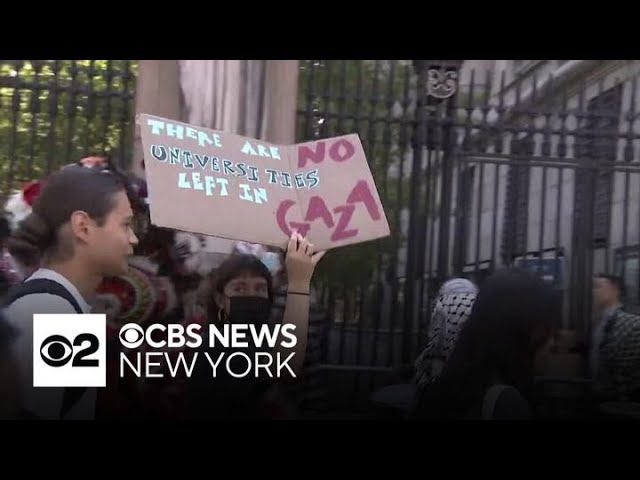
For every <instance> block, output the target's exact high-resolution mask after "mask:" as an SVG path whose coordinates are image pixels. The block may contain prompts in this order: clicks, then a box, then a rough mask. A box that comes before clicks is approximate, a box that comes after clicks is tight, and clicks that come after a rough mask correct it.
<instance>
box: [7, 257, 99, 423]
mask: <svg viewBox="0 0 640 480" xmlns="http://www.w3.org/2000/svg"><path fill="white" fill-rule="evenodd" d="M39 278H45V279H49V280H53V281H55V282H57V283H59V284H61V285H62V286H63V287H64V288H66V289H67V290H68V291H69V293H71V295H72V296H73V298H74V299H75V300H76V301H77V302H78V305H80V308H81V309H82V312H83V313H90V312H91V306H90V305H89V304H88V303H87V302H86V300H85V299H84V298H82V295H80V292H79V291H78V289H77V288H76V286H75V285H73V284H72V283H71V282H70V281H69V280H67V279H66V278H65V277H63V276H62V275H60V274H59V273H57V272H54V271H53V270H49V269H46V268H41V269H39V270H37V271H35V272H34V273H33V274H32V275H31V276H30V277H29V278H28V279H26V280H25V281H26V282H28V281H30V280H35V279H39ZM36 313H70V314H75V313H77V312H76V310H75V308H74V307H73V305H71V303H69V302H68V301H67V300H65V299H64V298H62V297H59V296H57V295H52V294H50V293H34V294H30V295H25V296H24V297H21V298H19V299H17V300H16V301H15V302H13V303H11V304H10V305H9V306H8V307H7V308H6V310H5V316H6V317H7V321H8V323H9V324H10V325H12V326H13V327H14V328H15V329H16V330H17V331H18V338H17V339H16V341H15V343H14V346H13V352H14V355H15V358H16V362H17V364H18V368H19V371H20V384H21V395H22V406H23V407H24V408H25V409H26V410H28V411H30V412H32V413H34V414H35V415H37V416H38V417H40V418H44V419H52V420H53V419H59V418H60V410H61V408H62V400H63V395H64V388H58V387H38V388H36V387H34V386H33V315H34V314H36ZM96 396H97V391H96V389H95V388H87V391H86V392H85V393H84V394H83V395H82V397H81V398H80V400H79V401H78V402H77V403H76V404H75V405H74V406H73V407H72V408H71V410H70V411H69V412H68V413H67V414H66V415H65V416H64V419H65V420H66V419H70V420H71V419H73V420H80V419H93V418H94V416H95V403H96Z"/></svg>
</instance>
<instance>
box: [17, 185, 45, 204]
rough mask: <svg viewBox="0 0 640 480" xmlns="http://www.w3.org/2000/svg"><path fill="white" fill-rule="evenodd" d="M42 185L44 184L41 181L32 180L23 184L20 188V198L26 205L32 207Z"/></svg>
mask: <svg viewBox="0 0 640 480" xmlns="http://www.w3.org/2000/svg"><path fill="white" fill-rule="evenodd" d="M44 185H45V182H44V181H43V180H32V181H30V182H28V183H26V184H25V186H24V187H23V188H22V198H23V199H24V201H25V203H26V204H27V205H29V206H30V207H33V204H34V202H35V201H36V199H37V198H38V196H39V195H40V192H41V191H42V188H43V187H44Z"/></svg>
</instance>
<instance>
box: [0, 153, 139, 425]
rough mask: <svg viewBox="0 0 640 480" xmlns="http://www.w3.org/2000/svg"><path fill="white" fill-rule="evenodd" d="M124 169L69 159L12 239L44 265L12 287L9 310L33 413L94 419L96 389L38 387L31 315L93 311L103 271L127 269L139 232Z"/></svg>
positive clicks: (17, 249)
mask: <svg viewBox="0 0 640 480" xmlns="http://www.w3.org/2000/svg"><path fill="white" fill-rule="evenodd" d="M132 217H133V211H132V209H131V204H130V201H129V197H128V195H127V187H126V184H125V183H124V181H123V178H122V176H121V175H119V174H117V173H115V172H113V171H112V170H110V169H105V168H101V167H86V166H80V165H71V166H67V167H64V168H62V169H61V170H60V171H58V172H56V173H54V174H53V175H51V176H50V177H49V178H48V179H47V181H46V185H45V186H44V188H43V190H42V191H41V193H40V194H39V196H38V198H37V199H36V200H35V203H34V206H33V211H32V212H31V214H30V215H29V216H28V217H27V218H25V219H24V220H23V221H22V222H21V223H20V224H19V226H18V228H17V229H16V231H15V232H13V235H12V236H11V238H10V239H9V242H8V243H9V251H10V253H11V254H12V255H14V256H15V257H17V258H21V259H27V260H28V261H29V263H33V264H35V265H38V266H39V268H38V270H36V271H35V272H34V273H33V274H32V275H31V276H30V277H29V278H27V279H26V280H25V281H24V282H23V283H22V284H20V285H17V286H16V287H14V288H13V289H11V290H10V291H9V293H8V295H7V299H6V301H5V306H6V310H5V315H6V317H7V319H8V321H9V322H10V323H11V324H12V325H13V327H14V328H15V329H16V330H17V334H18V338H17V340H16V342H15V348H14V352H15V354H16V360H17V362H18V366H19V368H20V373H21V393H22V400H21V407H22V411H23V413H24V415H25V416H28V417H30V418H34V417H35V418H43V419H58V418H74V419H75V418H82V419H88V418H93V416H94V410H95V398H96V391H95V389H82V388H81V389H64V388H35V387H33V360H32V356H33V345H32V337H33V315H34V314H37V313H47V314H53V313H58V314H74V313H78V314H81V313H90V311H91V306H90V301H91V298H92V296H93V295H94V293H95V290H96V288H97V286H98V285H99V284H100V282H101V281H102V279H103V278H104V277H105V276H116V275H119V274H122V273H124V272H126V271H127V268H128V262H127V260H128V257H129V256H130V255H131V254H132V252H133V247H134V246H135V245H136V243H137V238H136V236H135V234H134V232H133V230H132Z"/></svg>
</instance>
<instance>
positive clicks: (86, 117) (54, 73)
mask: <svg viewBox="0 0 640 480" xmlns="http://www.w3.org/2000/svg"><path fill="white" fill-rule="evenodd" d="M136 72H137V62H136V61H134V60H0V198H1V197H2V196H4V195H7V194H8V193H9V192H10V191H12V190H13V189H16V188H19V187H20V186H21V184H22V183H23V182H24V181H27V180H32V179H34V178H41V177H42V176H44V175H46V174H47V173H49V172H51V171H52V170H54V169H56V168H57V167H59V166H60V165H63V164H65V163H71V162H73V161H77V160H79V159H80V158H81V157H82V156H85V155H87V154H91V153H104V152H106V153H109V154H111V155H112V156H113V158H114V159H115V160H116V161H117V162H119V163H120V164H121V165H123V166H125V165H126V163H127V161H128V160H129V157H130V155H131V149H132V145H133V141H132V138H133V123H132V120H133V114H134V113H133V112H134V104H133V102H134V94H133V92H134V90H135V78H136Z"/></svg>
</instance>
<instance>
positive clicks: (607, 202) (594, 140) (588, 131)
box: [574, 85, 622, 247]
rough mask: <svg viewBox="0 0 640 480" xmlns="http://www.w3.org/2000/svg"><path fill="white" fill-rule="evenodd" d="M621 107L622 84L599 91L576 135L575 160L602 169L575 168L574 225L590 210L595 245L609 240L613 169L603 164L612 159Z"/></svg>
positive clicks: (606, 242)
mask: <svg viewBox="0 0 640 480" xmlns="http://www.w3.org/2000/svg"><path fill="white" fill-rule="evenodd" d="M621 108H622V85H618V86H616V87H614V88H612V89H610V90H607V91H605V92H602V93H601V94H600V95H598V96H596V97H595V98H593V99H591V100H590V101H589V103H588V105H587V111H586V118H585V119H584V121H583V124H582V126H581V128H580V130H579V132H578V134H577V135H576V157H577V159H578V160H596V161H597V162H598V163H599V166H600V167H602V168H601V169H599V170H598V171H597V172H595V171H593V170H590V169H578V170H577V171H576V191H575V212H576V215H575V217H574V218H575V221H576V224H575V226H576V227H578V225H580V223H581V222H583V221H587V220H588V218H587V216H591V215H592V213H594V215H593V222H594V224H593V239H592V240H593V242H594V243H595V245H596V246H599V247H604V246H605V245H607V244H608V240H609V223H610V219H611V195H612V190H613V170H612V169H610V168H607V167H610V166H611V165H610V164H612V163H613V162H615V160H616V151H617V136H616V135H617V133H618V124H619V116H620V111H621ZM594 187H595V189H594ZM590 195H593V198H592V199H591V200H589V196H590ZM591 202H593V203H592V204H591V205H589V204H590V203H591Z"/></svg>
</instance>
